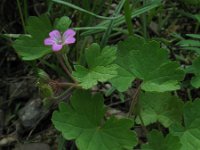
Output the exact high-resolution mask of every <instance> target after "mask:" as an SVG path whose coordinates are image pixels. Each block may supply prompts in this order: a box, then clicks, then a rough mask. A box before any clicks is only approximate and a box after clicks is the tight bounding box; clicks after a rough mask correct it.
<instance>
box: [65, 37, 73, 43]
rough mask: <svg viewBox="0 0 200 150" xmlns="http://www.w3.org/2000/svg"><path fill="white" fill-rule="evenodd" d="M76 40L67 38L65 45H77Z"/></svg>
mask: <svg viewBox="0 0 200 150" xmlns="http://www.w3.org/2000/svg"><path fill="white" fill-rule="evenodd" d="M75 41H76V39H75V38H74V37H67V39H66V40H65V42H64V44H73V43H75Z"/></svg>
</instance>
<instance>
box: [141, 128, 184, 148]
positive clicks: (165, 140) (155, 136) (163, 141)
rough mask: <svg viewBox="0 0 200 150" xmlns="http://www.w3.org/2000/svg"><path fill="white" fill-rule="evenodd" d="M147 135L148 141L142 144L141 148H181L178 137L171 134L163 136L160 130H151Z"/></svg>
mask: <svg viewBox="0 0 200 150" xmlns="http://www.w3.org/2000/svg"><path fill="white" fill-rule="evenodd" d="M147 137H148V141H149V142H148V144H145V145H142V150H180V148H181V143H180V140H179V138H178V137H177V136H173V135H171V134H168V135H167V136H166V137H164V136H163V135H162V133H161V132H159V131H156V130H153V131H151V132H150V133H149V134H148V136H147Z"/></svg>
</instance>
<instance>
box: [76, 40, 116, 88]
mask: <svg viewBox="0 0 200 150" xmlns="http://www.w3.org/2000/svg"><path fill="white" fill-rule="evenodd" d="M85 59H86V62H87V65H88V68H86V67H84V66H81V65H76V66H75V70H76V71H74V72H73V76H74V77H75V78H76V80H77V81H79V82H80V85H81V86H82V87H83V88H84V89H89V88H91V87H93V86H94V85H96V84H97V83H98V81H99V82H105V81H108V80H109V79H111V78H113V77H115V76H116V74H117V68H118V66H117V65H116V64H113V62H114V61H115V59H116V48H115V47H110V46H106V47H105V48H103V49H102V50H101V49H100V46H99V45H98V44H96V43H94V44H92V45H91V46H90V47H89V48H88V49H86V52H85Z"/></svg>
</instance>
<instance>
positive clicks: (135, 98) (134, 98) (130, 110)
mask: <svg viewBox="0 0 200 150" xmlns="http://www.w3.org/2000/svg"><path fill="white" fill-rule="evenodd" d="M140 86H141V83H140V84H139V85H138V87H137V89H136V91H135V93H134V95H133V97H132V100H131V105H130V108H129V112H128V117H131V115H132V113H133V110H134V108H135V106H136V104H137V102H138V94H139V91H140Z"/></svg>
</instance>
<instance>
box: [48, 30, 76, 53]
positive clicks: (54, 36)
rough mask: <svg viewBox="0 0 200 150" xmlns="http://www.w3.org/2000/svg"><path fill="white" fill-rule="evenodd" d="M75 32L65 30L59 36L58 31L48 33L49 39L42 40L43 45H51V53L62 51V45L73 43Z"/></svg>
mask: <svg viewBox="0 0 200 150" xmlns="http://www.w3.org/2000/svg"><path fill="white" fill-rule="evenodd" d="M75 34H76V32H75V31H74V30H72V29H68V30H66V31H65V32H64V33H63V35H62V36H61V34H60V32H59V31H58V30H53V31H51V32H50V33H49V38H46V39H45V40H44V44H45V45H52V50H53V51H59V50H61V49H62V47H63V45H69V44H73V43H75V41H76V39H75V37H74V36H75Z"/></svg>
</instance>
